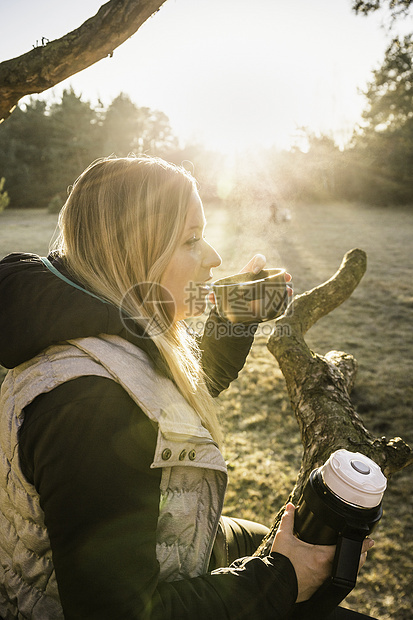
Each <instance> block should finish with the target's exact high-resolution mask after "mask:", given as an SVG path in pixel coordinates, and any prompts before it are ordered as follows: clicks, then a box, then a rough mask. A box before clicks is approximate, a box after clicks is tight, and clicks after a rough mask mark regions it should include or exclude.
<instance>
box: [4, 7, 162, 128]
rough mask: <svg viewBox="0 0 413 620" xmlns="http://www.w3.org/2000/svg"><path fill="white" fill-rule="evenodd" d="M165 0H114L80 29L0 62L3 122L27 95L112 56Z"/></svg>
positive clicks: (41, 90) (38, 91) (42, 89)
mask: <svg viewBox="0 0 413 620" xmlns="http://www.w3.org/2000/svg"><path fill="white" fill-rule="evenodd" d="M164 2H165V0H110V2H107V3H106V4H104V5H103V6H101V8H100V9H99V11H98V12H97V13H96V15H95V16H94V17H91V18H90V19H88V20H87V21H86V22H84V24H82V25H81V26H80V27H79V28H77V29H76V30H73V31H72V32H69V33H68V34H66V35H64V36H63V37H61V38H60V39H56V40H55V41H50V42H47V43H46V45H40V46H39V47H35V48H34V49H32V50H31V51H30V52H27V53H26V54H23V55H22V56H19V57H18V58H12V59H10V60H6V61H4V62H2V63H0V122H2V121H4V120H5V119H6V118H8V116H10V114H11V113H12V111H13V109H14V108H15V106H16V105H17V103H18V101H19V99H21V98H22V97H24V96H25V95H31V94H33V93H41V92H43V91H44V90H47V89H48V88H51V87H52V86H55V85H56V84H58V83H59V82H61V81H62V80H65V79H66V78H68V77H70V76H71V75H74V74H75V73H78V72H79V71H82V70H83V69H86V68H87V67H90V65H93V64H94V63H95V62H97V61H98V60H101V59H102V58H105V57H106V56H111V55H112V54H113V50H115V49H116V48H117V47H118V46H119V45H121V43H123V42H124V41H126V39H128V38H129V37H130V36H132V35H133V34H134V33H135V32H136V31H137V30H138V28H139V27H140V26H141V25H142V24H143V23H144V22H145V21H146V20H147V19H148V18H149V17H150V16H151V15H152V14H153V13H155V12H156V11H158V10H159V8H160V7H161V6H162V4H163V3H164Z"/></svg>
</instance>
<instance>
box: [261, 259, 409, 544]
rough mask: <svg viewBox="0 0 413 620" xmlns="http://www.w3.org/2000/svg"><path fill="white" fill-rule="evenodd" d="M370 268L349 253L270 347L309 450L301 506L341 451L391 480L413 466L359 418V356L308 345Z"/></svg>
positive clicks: (399, 444)
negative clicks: (311, 333) (355, 398)
mask: <svg viewBox="0 0 413 620" xmlns="http://www.w3.org/2000/svg"><path fill="white" fill-rule="evenodd" d="M366 264H367V260H366V254H365V253H364V252H363V251H362V250H358V249H355V250H351V251H350V252H347V254H346V255H345V256H344V259H343V261H342V264H341V266H340V268H339V269H338V271H337V272H336V273H335V274H334V275H333V276H332V277H331V278H330V279H329V280H327V282H325V283H324V284H322V285H320V286H318V287H316V288H314V289H312V290H311V291H308V292H306V293H304V294H302V295H299V296H297V297H296V298H295V299H294V300H293V301H292V303H291V305H290V307H289V311H288V312H287V313H286V315H285V316H283V317H281V318H279V319H278V320H277V321H276V325H275V329H274V332H273V334H272V335H271V336H270V338H269V341H268V345H267V346H268V349H269V351H270V352H271V353H272V354H273V355H274V357H275V358H276V359H277V361H278V364H279V367H280V369H281V371H282V373H283V375H284V378H285V381H286V385H287V390H288V394H289V397H290V401H291V405H292V408H293V411H294V413H295V416H296V418H297V422H298V425H299V428H300V432H301V441H302V444H303V448H304V452H303V458H302V463H301V469H300V472H299V474H298V477H297V481H296V485H295V487H294V489H293V491H292V492H291V495H290V497H289V501H292V502H293V503H296V502H297V501H298V499H299V497H300V495H301V492H302V489H303V487H304V484H305V483H306V481H307V478H308V476H309V475H310V473H311V471H312V470H313V469H314V468H315V467H318V466H319V465H321V464H322V463H324V462H325V461H326V459H327V458H328V457H329V455H330V454H331V453H332V452H334V451H335V450H338V449H340V448H345V449H347V450H350V451H352V452H361V453H363V454H365V455H366V456H369V457H370V458H372V459H373V460H374V461H375V462H376V463H378V465H380V467H381V469H382V470H383V472H384V474H385V475H386V476H387V477H389V476H391V475H392V474H393V473H395V472H397V471H399V470H400V469H403V468H404V467H407V466H408V465H411V464H412V463H413V452H412V450H411V448H409V446H408V445H407V444H405V442H404V441H403V440H402V439H401V438H400V437H396V438H394V439H390V440H387V439H386V438H385V437H381V438H375V437H373V435H372V434H371V433H370V432H369V431H368V430H367V429H366V428H365V426H364V424H363V422H362V420H361V418H360V417H359V416H358V414H357V413H356V411H355V409H354V406H353V405H352V403H351V400H350V396H349V394H350V392H351V389H352V387H353V384H354V379H355V374H356V372H357V362H356V360H355V359H354V358H353V356H351V355H349V354H346V353H343V352H340V351H330V352H329V353H328V354H327V355H326V356H320V355H317V354H316V353H314V352H313V351H311V350H310V349H309V347H308V346H307V344H306V343H305V341H304V334H305V333H306V332H307V330H308V329H309V328H310V327H311V326H312V325H314V323H315V322H316V321H318V320H319V319H320V318H321V317H323V316H325V315H326V314H328V313H329V312H331V311H332V310H334V308H336V307H337V306H339V305H340V304H342V303H343V302H344V301H345V300H346V299H348V297H350V295H351V294H352V292H353V291H354V289H355V288H356V287H357V285H358V283H359V282H360V280H361V278H362V277H363V275H364V273H365V270H366ZM282 512H283V510H281V511H280V512H279V513H278V515H277V516H276V518H275V521H274V524H273V527H272V528H271V533H270V534H269V536H268V537H267V539H266V541H265V542H264V543H263V545H262V546H261V547H260V550H259V551H258V553H259V554H261V555H262V554H265V553H267V552H268V549H269V546H270V543H271V540H272V537H273V534H274V532H275V530H276V528H277V527H278V523H279V520H280V518H281V515H282Z"/></svg>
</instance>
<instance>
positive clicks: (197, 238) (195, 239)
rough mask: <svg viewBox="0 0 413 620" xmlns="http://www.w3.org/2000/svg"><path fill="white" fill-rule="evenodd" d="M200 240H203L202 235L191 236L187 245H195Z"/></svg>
mask: <svg viewBox="0 0 413 620" xmlns="http://www.w3.org/2000/svg"><path fill="white" fill-rule="evenodd" d="M198 241H201V237H191V238H190V239H188V241H187V242H186V243H185V245H189V246H190V247H193V246H194V245H195V244H196V243H197V242H198Z"/></svg>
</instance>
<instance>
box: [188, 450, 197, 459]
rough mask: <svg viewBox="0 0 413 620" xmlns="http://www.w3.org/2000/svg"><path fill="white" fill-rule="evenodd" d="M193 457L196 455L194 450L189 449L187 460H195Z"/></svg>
mask: <svg viewBox="0 0 413 620" xmlns="http://www.w3.org/2000/svg"><path fill="white" fill-rule="evenodd" d="M195 457H196V452H195V450H191V451H190V452H189V453H188V458H189V460H190V461H195Z"/></svg>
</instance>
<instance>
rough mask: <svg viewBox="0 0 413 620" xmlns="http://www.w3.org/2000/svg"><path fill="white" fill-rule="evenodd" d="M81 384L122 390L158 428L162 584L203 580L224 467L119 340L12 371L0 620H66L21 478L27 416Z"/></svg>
mask: <svg viewBox="0 0 413 620" xmlns="http://www.w3.org/2000/svg"><path fill="white" fill-rule="evenodd" d="M82 375H97V376H101V377H107V378H111V379H113V380H115V381H117V382H118V383H120V384H121V385H122V387H123V388H124V389H125V390H126V391H127V393H128V394H129V395H130V396H131V398H132V399H133V400H134V401H135V402H136V403H137V404H138V405H139V406H140V407H141V409H142V410H143V411H144V413H145V414H146V415H147V416H148V417H149V418H150V419H151V420H152V421H153V422H155V423H156V424H157V426H158V439H157V444H156V450H155V454H154V458H153V463H152V465H151V467H153V468H162V479H161V489H160V491H161V500H160V510H159V519H158V528H157V549H156V553H157V558H158V560H159V564H160V579H161V580H165V581H173V580H178V579H184V578H189V577H195V576H197V575H201V574H203V573H205V572H206V570H207V567H208V562H209V558H210V555H211V550H212V546H213V543H214V539H215V535H216V531H217V527H218V521H219V517H220V515H221V510H222V504H223V500H224V495H225V488H226V481H227V473H226V465H225V461H224V459H223V457H222V455H221V453H220V451H219V449H218V448H217V446H216V444H215V443H214V441H213V439H212V437H211V435H210V434H209V432H208V431H207V430H206V429H205V428H204V427H203V426H202V424H201V421H200V419H199V416H198V415H197V414H196V413H195V411H194V410H193V409H192V408H191V407H190V406H189V405H188V403H187V402H186V400H185V399H184V398H183V397H182V396H181V395H180V393H179V391H178V390H177V389H176V387H175V386H174V385H173V383H172V382H171V381H170V380H169V379H167V378H165V377H162V376H160V375H159V374H157V373H156V372H155V371H154V370H153V369H152V364H151V362H150V361H149V358H148V357H147V355H146V354H145V353H144V352H143V351H142V350H141V349H139V348H138V347H136V346H134V345H133V344H131V343H129V342H127V341H126V340H123V339H122V338H120V337H118V336H107V335H101V336H99V337H90V338H82V339H77V340H72V341H69V342H68V343H64V344H61V345H56V346H53V347H50V348H49V349H47V350H46V351H45V352H44V353H42V354H40V355H38V356H37V357H36V358H34V359H32V360H30V361H29V362H26V363H24V364H22V365H20V366H18V367H17V368H15V369H13V370H11V371H9V373H8V374H7V376H6V378H5V380H4V382H3V385H2V390H1V400H0V616H2V617H3V618H4V620H9V619H12V618H13V619H14V618H19V619H23V618H32V619H33V620H59V619H60V618H63V612H62V609H61V605H60V601H59V594H58V589H57V583H56V577H55V572H54V568H53V561H52V553H51V549H50V542H49V538H48V534H47V530H46V528H45V525H44V518H43V511H42V509H41V507H40V503H39V496H38V494H37V492H36V490H35V488H34V487H33V486H32V485H31V484H29V483H28V482H27V480H26V479H25V477H24V476H23V473H22V471H21V469H20V464H19V455H18V431H19V428H20V426H21V424H22V422H23V415H24V414H23V411H22V410H23V408H24V407H26V406H27V405H28V404H29V403H30V402H32V401H33V400H34V398H36V396H38V395H39V394H42V393H45V392H49V391H50V390H52V389H53V388H55V387H57V386H58V385H60V384H62V383H64V382H66V381H69V380H70V379H74V378H76V377H79V376H82Z"/></svg>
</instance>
